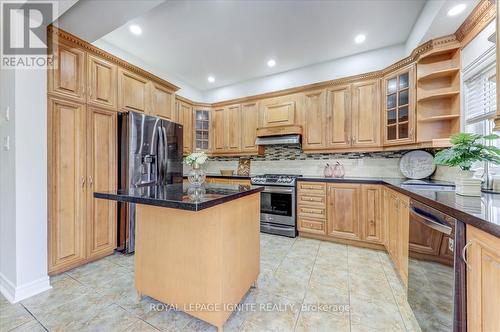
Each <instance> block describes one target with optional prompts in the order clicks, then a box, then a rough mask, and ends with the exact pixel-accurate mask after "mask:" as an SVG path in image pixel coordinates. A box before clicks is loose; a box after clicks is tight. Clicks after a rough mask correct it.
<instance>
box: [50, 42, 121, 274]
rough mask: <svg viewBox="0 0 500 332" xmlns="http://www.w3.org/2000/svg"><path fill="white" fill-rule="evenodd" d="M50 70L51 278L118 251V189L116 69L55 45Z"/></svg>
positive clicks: (81, 52)
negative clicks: (100, 195) (110, 193)
mask: <svg viewBox="0 0 500 332" xmlns="http://www.w3.org/2000/svg"><path fill="white" fill-rule="evenodd" d="M51 50H52V54H53V56H54V59H55V64H56V65H55V67H54V68H53V69H50V70H49V72H48V155H49V174H48V180H49V216H48V231H49V234H48V238H49V241H48V253H49V255H48V256H49V273H50V274H54V273H59V272H62V271H65V270H68V269H71V268H73V267H75V266H78V265H81V264H83V263H85V262H88V261H90V260H93V259H96V258H99V257H102V256H105V255H108V254H111V253H112V252H113V250H114V249H115V247H116V213H117V209H116V203H115V202H112V201H105V200H99V199H95V198H94V197H93V194H94V191H97V190H98V191H107V190H113V189H116V188H117V111H118V109H117V87H116V84H117V66H116V65H115V64H113V63H111V62H108V61H106V60H104V59H100V58H98V57H97V56H95V55H93V54H89V53H87V52H85V51H84V50H82V49H80V48H79V47H77V46H76V45H72V44H70V43H66V42H64V41H60V42H58V43H53V44H52V45H51Z"/></svg>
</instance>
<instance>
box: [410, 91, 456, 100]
mask: <svg viewBox="0 0 500 332" xmlns="http://www.w3.org/2000/svg"><path fill="white" fill-rule="evenodd" d="M458 95H460V90H455V91H447V92H438V93H433V94H429V95H427V96H425V97H423V98H418V96H417V101H418V102H426V101H429V100H435V99H442V98H451V97H455V96H458Z"/></svg>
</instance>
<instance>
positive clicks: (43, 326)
mask: <svg viewBox="0 0 500 332" xmlns="http://www.w3.org/2000/svg"><path fill="white" fill-rule="evenodd" d="M20 304H21V306H22V307H23V308H24V310H26V311H27V312H28V313H29V314H30V315H31V316H32V317H33V318H34V319H35V321H37V322H38V324H40V325H41V326H42V328H43V329H44V330H45V331H48V330H49V329H47V328H46V327H45V325H43V324H42V322H40V321H39V320H38V318H36V316H35V315H34V314H33V313H32V312H31V311H30V310H29V309H28V308H26V307H25V306H24V304H23V303H22V302H21V303H20ZM27 323H29V322H26V323H25V324H27ZM23 325H24V324H21V325H19V326H17V327H15V328H16V329H17V328H19V327H21V326H23Z"/></svg>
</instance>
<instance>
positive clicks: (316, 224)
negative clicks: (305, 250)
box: [297, 216, 326, 235]
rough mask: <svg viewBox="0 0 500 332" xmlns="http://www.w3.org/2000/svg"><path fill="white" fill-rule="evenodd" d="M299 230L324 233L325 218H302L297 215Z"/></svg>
mask: <svg viewBox="0 0 500 332" xmlns="http://www.w3.org/2000/svg"><path fill="white" fill-rule="evenodd" d="M297 228H298V229H299V232H304V233H312V234H320V235H324V234H326V230H325V220H318V219H311V218H304V217H301V216H299V217H298V222H297Z"/></svg>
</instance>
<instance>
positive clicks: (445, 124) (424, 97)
mask: <svg viewBox="0 0 500 332" xmlns="http://www.w3.org/2000/svg"><path fill="white" fill-rule="evenodd" d="M417 123H418V127H417V142H419V143H422V144H426V145H430V146H431V147H447V146H449V145H450V139H449V138H450V136H452V135H453V134H455V133H458V132H459V131H460V49H459V48H455V47H453V48H449V49H440V50H436V51H431V52H429V53H427V54H424V55H422V56H421V57H420V59H419V60H418V62H417Z"/></svg>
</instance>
